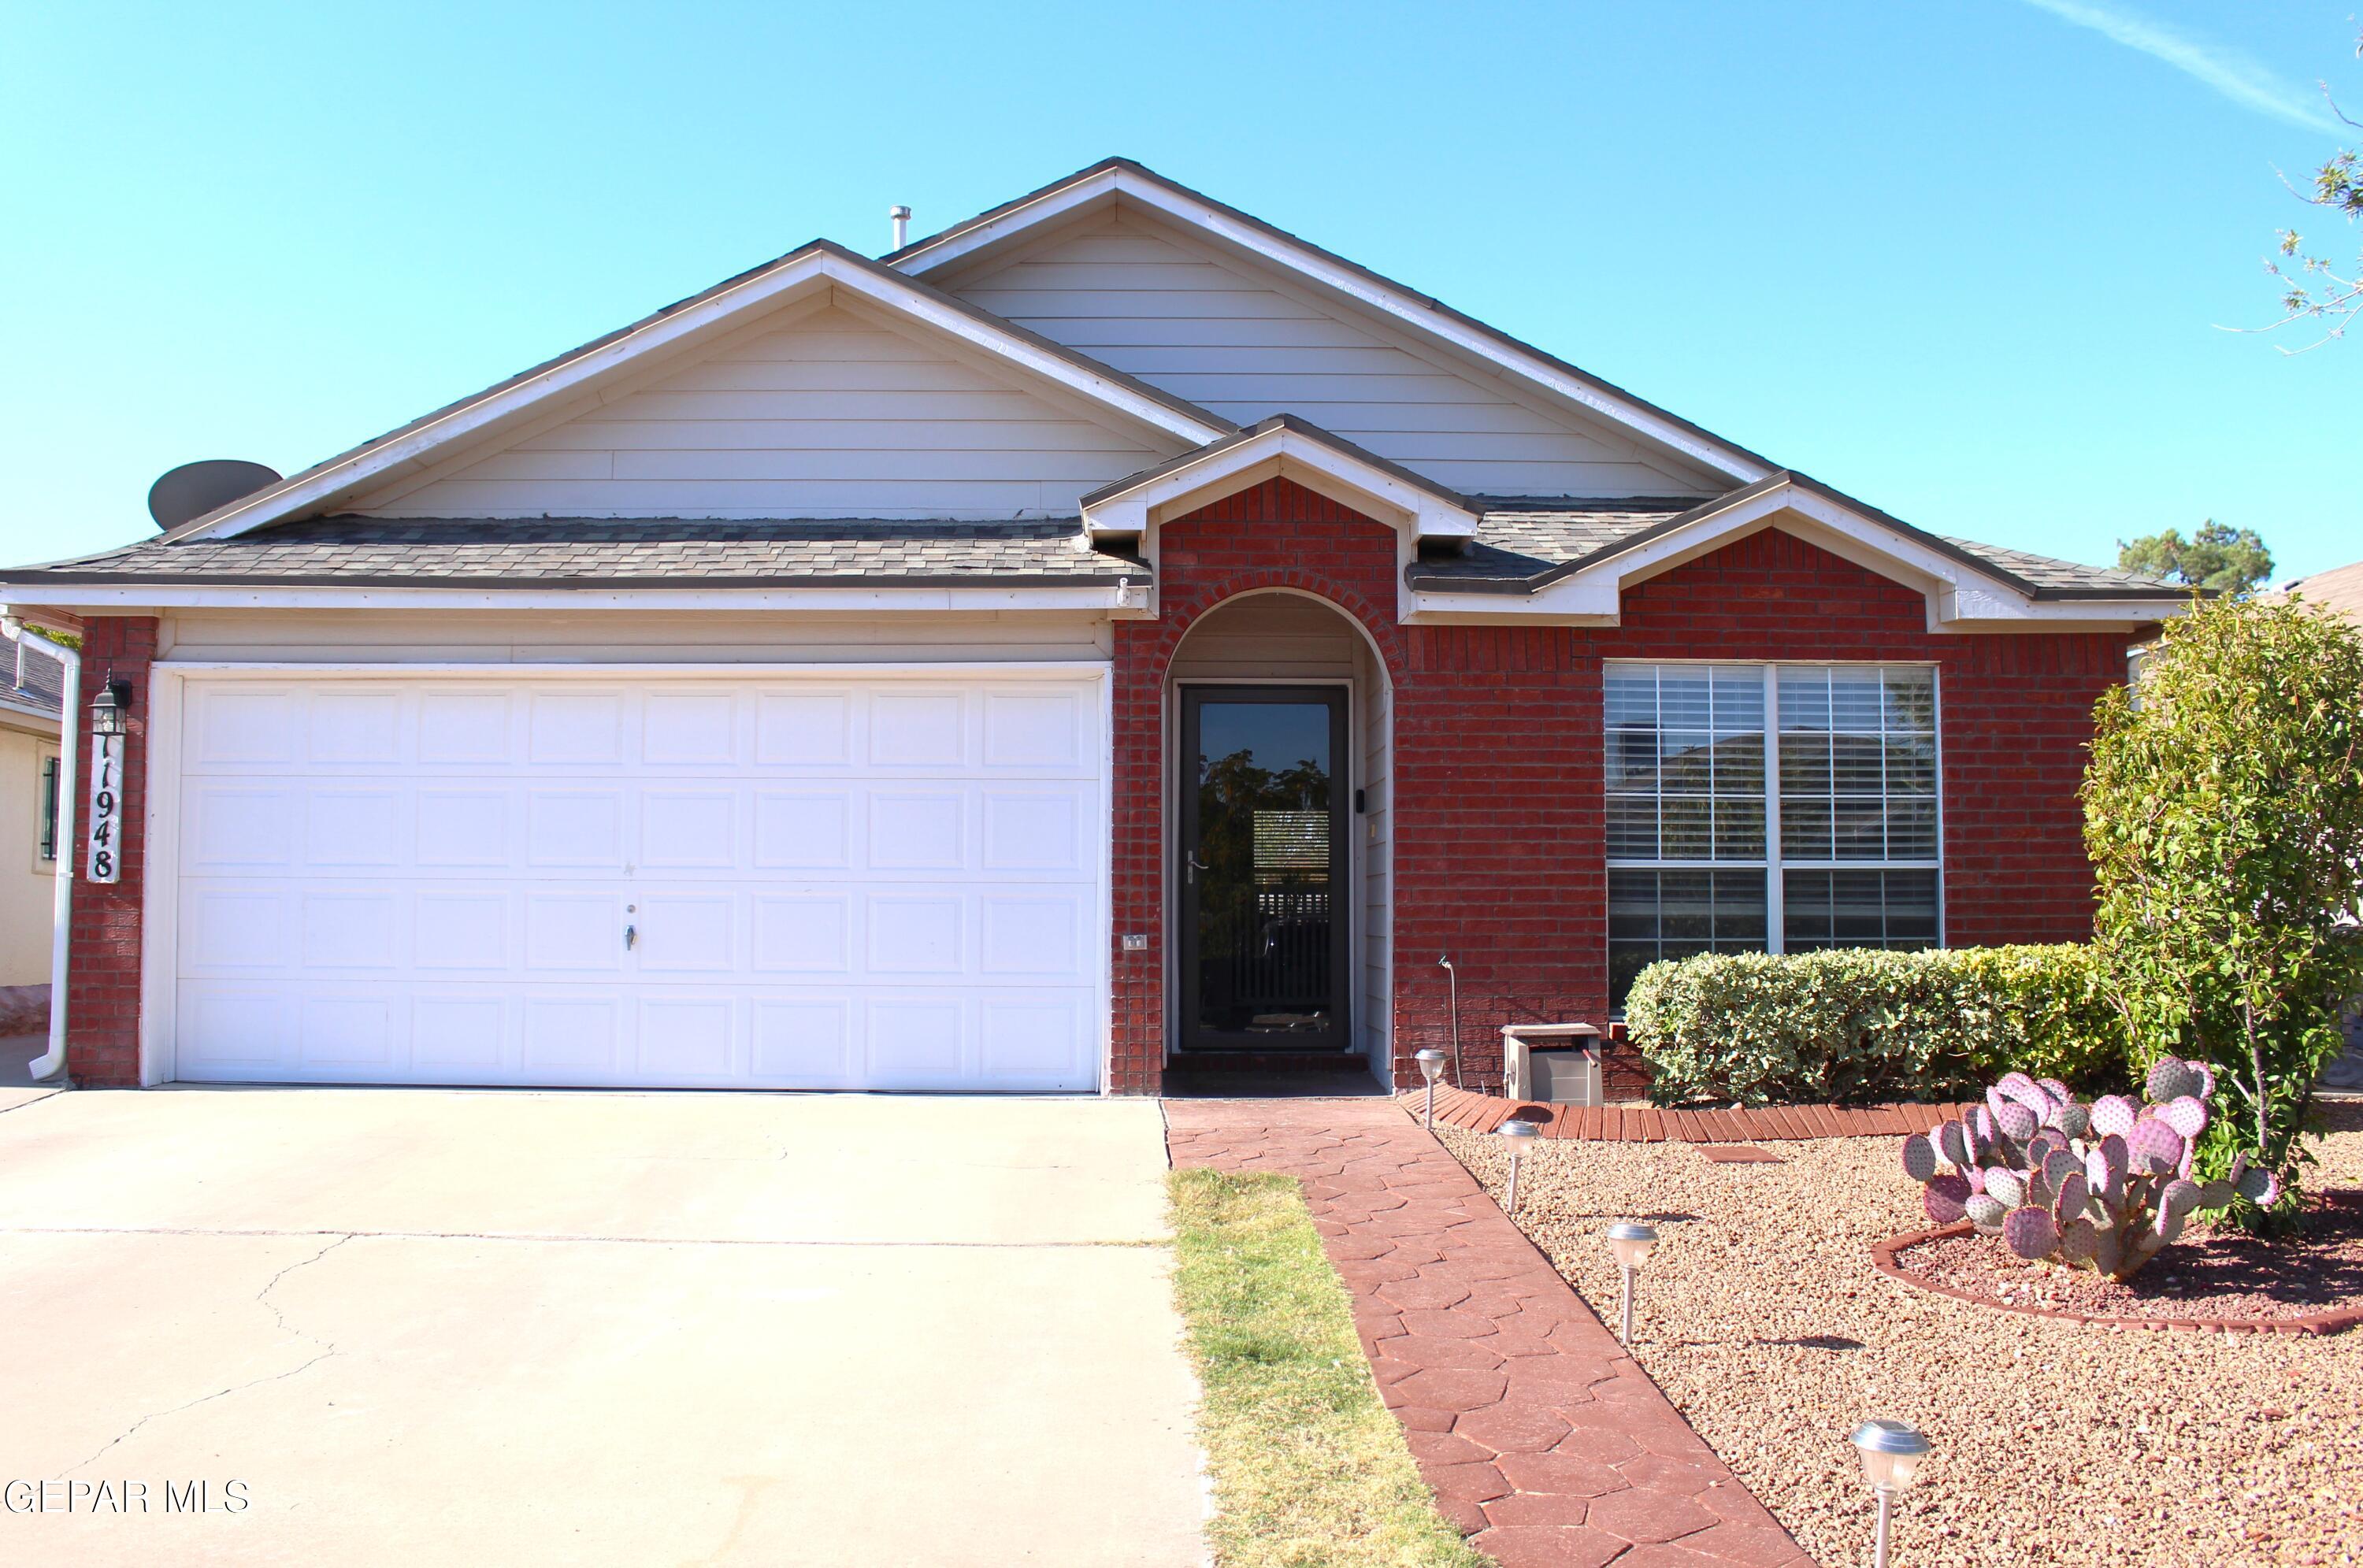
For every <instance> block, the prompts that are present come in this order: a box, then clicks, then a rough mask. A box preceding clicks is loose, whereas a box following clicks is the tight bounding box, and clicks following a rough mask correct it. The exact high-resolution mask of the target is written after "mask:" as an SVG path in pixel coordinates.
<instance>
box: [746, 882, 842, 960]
mask: <svg viewBox="0 0 2363 1568" xmlns="http://www.w3.org/2000/svg"><path fill="white" fill-rule="evenodd" d="M749 903H750V905H751V910H752V915H753V919H752V922H751V931H752V936H753V944H754V948H753V952H752V954H751V955H750V958H749V966H750V967H751V968H752V969H753V970H754V971H755V973H756V974H758V975H834V976H837V977H840V978H849V977H851V976H852V973H853V944H854V900H853V895H852V894H851V893H849V892H820V891H812V892H776V893H757V894H754V895H753V896H752V897H751V899H750V900H749Z"/></svg>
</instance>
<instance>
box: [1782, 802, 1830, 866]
mask: <svg viewBox="0 0 2363 1568" xmlns="http://www.w3.org/2000/svg"><path fill="white" fill-rule="evenodd" d="M1781 858H1782V859H1784V860H1828V859H1830V858H1832V856H1831V854H1830V803H1829V801H1816V800H1814V799H1813V798H1812V797H1811V796H1808V795H1785V794H1784V795H1782V796H1781Z"/></svg>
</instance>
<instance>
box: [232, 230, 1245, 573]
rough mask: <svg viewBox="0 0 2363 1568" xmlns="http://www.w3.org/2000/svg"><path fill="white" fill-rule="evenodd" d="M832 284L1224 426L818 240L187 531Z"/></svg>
mask: <svg viewBox="0 0 2363 1568" xmlns="http://www.w3.org/2000/svg"><path fill="white" fill-rule="evenodd" d="M828 285H835V286H836V287H838V288H841V289H844V290H846V291H847V292H848V293H853V294H857V295H860V297H862V298H863V299H866V300H869V301H871V302H872V303H874V304H878V305H881V306H882V307H884V308H885V309H888V310H891V311H893V312H895V313H897V314H898V315H903V316H904V317H907V318H909V319H912V320H915V321H921V322H924V323H926V325H928V326H933V327H935V328H936V329H937V330H938V331H941V332H945V333H947V334H949V335H950V336H952V337H956V338H959V339H960V340H961V341H962V342H965V343H967V344H970V345H971V346H972V347H974V348H978V349H981V350H982V351H983V352H985V353H987V354H991V355H993V356H994V357H996V358H997V359H1000V360H1002V361H1004V362H1006V363H1008V364H1011V365H1013V366H1015V367H1016V368H1018V369H1020V370H1025V371H1026V372H1028V373H1030V374H1032V375H1035V376H1037V377H1040V378H1042V379H1044V380H1047V381H1052V382H1054V383H1057V384H1059V385H1062V386H1065V387H1068V388H1070V389H1071V390H1073V391H1074V392H1079V393H1081V394H1082V395H1084V396H1086V397H1088V398H1091V399H1092V400H1093V401H1094V402H1096V403H1101V404H1103V405H1104V406H1106V407H1107V408H1109V409H1111V410H1113V411H1114V412H1115V413H1118V414H1124V415H1126V416H1127V417H1129V418H1131V419H1133V420H1135V421H1137V422H1138V423H1140V424H1143V425H1150V426H1153V427H1154V428H1156V429H1159V430H1162V431H1166V432H1169V433H1170V434H1171V435H1174V436H1179V437H1181V438H1182V440H1185V441H1187V442H1189V443H1190V444H1191V445H1193V446H1200V445H1203V444H1204V443H1205V442H1208V441H1212V440H1215V439H1216V438H1217V437H1219V436H1225V435H1227V434H1229V432H1230V429H1231V426H1230V425H1227V424H1221V425H1218V424H1214V423H1210V422H1209V421H1208V420H1206V419H1203V418H1197V417H1193V415H1191V414H1185V413H1183V412H1182V410H1180V409H1177V408H1174V407H1172V406H1170V404H1168V403H1163V402H1161V401H1159V400H1158V399H1156V398H1153V397H1149V396H1147V395H1145V394H1143V393H1142V392H1139V391H1137V389H1135V388H1133V387H1130V386H1127V385H1125V384H1124V383H1123V382H1121V381H1115V380H1113V379H1111V378H1109V377H1106V376H1102V375H1097V374H1094V373H1093V372H1092V371H1091V370H1088V369H1087V368H1086V367H1083V366H1081V365H1077V364H1075V363H1074V362H1072V361H1071V360H1070V359H1067V358H1066V357H1064V356H1063V355H1060V354H1059V353H1056V352H1054V351H1052V350H1050V349H1048V348H1044V347H1043V346H1041V345H1040V344H1037V343H1034V342H1031V341H1029V340H1027V339H1026V338H1024V337H1018V336H1016V335H1015V334H1013V333H1009V332H1004V331H1002V330H1000V329H999V328H997V327H995V326H993V325H992V324H991V323H990V322H989V321H985V320H981V319H979V318H978V317H977V316H976V315H971V314H970V313H969V312H968V311H965V310H962V309H959V308H957V307H955V306H953V305H952V304H949V303H948V302H947V301H945V300H943V299H941V298H939V297H937V296H935V295H934V294H933V293H930V292H926V291H923V290H921V289H918V288H914V287H909V286H905V285H904V283H903V282H902V281H901V280H900V279H898V278H896V277H895V276H893V274H892V273H887V272H883V271H879V270H876V269H873V268H871V267H867V266H864V265H860V264H858V263H856V262H853V261H850V260H849V259H845V258H843V257H840V256H837V255H834V254H831V253H830V252H828V251H826V250H815V251H812V252H809V253H807V254H806V255H804V256H802V257H798V258H796V259H793V260H791V261H787V262H784V263H782V264H781V265H780V266H778V267H775V268H772V269H771V270H770V271H763V272H760V273H758V274H757V275H755V276H754V277H751V278H749V279H747V280H745V281H744V282H739V283H736V284H733V285H732V286H731V287H729V288H727V289H723V290H721V291H720V292H718V293H715V294H712V295H710V296H708V297H707V298H705V299H703V300H700V301H699V302H697V303H696V304H693V305H690V306H688V307H687V308H685V309H682V310H681V311H678V312H675V313H674V314H672V315H667V316H661V317H659V318H658V319H656V320H654V321H650V322H647V323H644V324H643V325H641V326H638V327H637V328H635V329H634V330H632V331H630V332H627V333H626V334H624V335H623V336H622V337H618V338H616V340H615V341H613V342H611V343H605V344H602V345H601V346H600V347H598V348H594V349H593V350H591V351H590V352H589V353H587V354H582V355H578V356H576V357H574V358H572V359H566V360H563V361H561V362H560V363H558V364H555V365H552V366H551V367H550V368H549V369H548V370H544V371H543V372H541V373H540V374H539V375H537V376H534V377H531V378H529V379H527V380H526V381H519V382H518V383H517V384H516V385H515V386H512V387H507V388H504V389H503V390H502V391H500V392H494V393H493V394H492V395H490V396H488V397H482V398H478V399H476V400H474V401H472V402H471V403H464V404H462V405H461V406H460V407H458V408H455V409H453V410H452V411H451V412H450V413H449V414H445V415H444V416H443V417H442V418H440V419H437V420H433V421H431V422H429V423H428V424H426V425H420V426H419V427H418V428H416V429H415V430H409V431H405V432H404V433H403V434H402V435H400V436H396V437H394V439H393V440H390V441H387V442H386V443H384V444H383V446H379V447H371V448H369V449H368V450H367V451H363V452H358V453H356V454H354V455H353V456H352V457H350V458H347V459H346V460H345V461H343V462H341V463H338V464H335V465H334V466H332V467H329V468H327V469H322V470H320V471H319V472H317V473H315V474H309V475H305V476H303V477H301V478H299V479H298V480H293V481H290V482H287V483H284V484H281V485H278V486H274V487H272V488H271V489H268V490H264V491H261V492H259V493H258V494H256V495H254V496H251V497H250V498H248V499H247V500H245V501H243V502H233V503H231V505H230V506H229V507H227V509H225V510H223V511H222V512H220V513H216V515H215V516H213V517H212V518H210V519H208V520H207V521H206V523H205V525H204V526H203V527H201V528H198V529H195V530H194V531H192V532H191V533H190V534H189V535H188V536H187V537H190V538H197V539H227V538H233V537H235V536H238V535H240V534H243V533H246V532H248V531H249V530H250V529H254V528H259V527H261V526H263V525H266V524H270V523H274V522H278V521H281V520H283V519H285V518H288V517H291V516H295V515H298V514H300V513H305V512H307V511H310V510H312V509H313V508H316V507H318V506H320V505H323V504H325V503H327V502H330V501H332V500H334V499H335V498H337V497H338V496H340V495H343V494H345V493H347V492H349V491H352V490H354V489H356V488H358V487H359V486H361V484H363V483H366V482H367V481H369V480H376V479H382V478H383V477H385V476H388V475H392V474H396V473H399V472H400V471H402V470H404V469H409V468H412V467H416V466H420V465H422V464H424V463H426V462H427V461H428V460H429V459H430V458H432V455H433V454H435V453H438V452H439V451H441V450H442V449H444V448H445V447H449V446H451V445H452V444H454V443H456V442H460V441H465V440H467V439H468V438H469V437H471V436H476V435H479V434H486V433H489V432H490V431H492V430H493V429H494V428H495V427H496V426H498V425H501V424H502V423H503V422H505V421H507V420H510V419H513V418H516V416H518V415H519V414H523V413H524V412H525V411H527V410H528V409H530V408H533V407H535V406H536V405H538V404H540V403H545V402H547V401H549V400H550V399H553V398H565V397H568V396H570V395H572V394H574V393H577V392H584V391H586V390H587V387H588V383H591V382H593V381H597V380H598V379H600V378H601V377H604V376H605V375H607V374H608V373H609V372H611V371H613V370H616V368H617V367H619V366H622V365H625V364H627V363H629V362H630V361H631V360H633V359H638V358H640V357H641V356H643V355H647V354H649V353H652V352H654V351H656V350H659V349H661V348H667V347H670V346H673V345H677V344H679V343H681V342H682V340H684V339H686V338H688V337H692V336H695V335H702V334H704V333H706V332H709V331H712V330H714V329H716V327H717V326H721V325H722V324H725V323H727V322H730V321H734V320H737V319H738V318H741V317H743V316H745V315H748V314H749V313H750V312H755V311H760V310H763V309H766V308H768V307H770V306H772V305H774V304H781V303H782V302H783V301H785V300H786V299H788V298H790V297H792V296H793V295H794V294H796V293H801V292H803V291H804V290H807V289H812V288H816V287H825V286H828Z"/></svg>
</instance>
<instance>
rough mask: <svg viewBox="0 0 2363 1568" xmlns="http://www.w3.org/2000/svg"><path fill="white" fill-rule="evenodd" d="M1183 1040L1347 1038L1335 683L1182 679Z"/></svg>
mask: <svg viewBox="0 0 2363 1568" xmlns="http://www.w3.org/2000/svg"><path fill="white" fill-rule="evenodd" d="M1181 754H1182V755H1181V761H1182V778H1180V780H1179V781H1178V782H1179V789H1180V799H1181V804H1182V822H1181V832H1180V834H1178V835H1177V837H1178V840H1179V845H1178V850H1177V856H1178V859H1179V862H1180V863H1179V864H1178V865H1177V866H1176V867H1175V868H1174V869H1175V879H1176V881H1177V883H1178V884H1179V886H1180V888H1181V890H1182V911H1181V913H1182V944H1181V960H1182V973H1181V982H1180V985H1179V988H1178V989H1179V991H1180V1000H1181V1005H1182V1018H1181V1023H1182V1036H1181V1044H1182V1049H1184V1050H1189V1051H1225V1050H1229V1051H1343V1050H1345V1049H1346V1047H1347V1040H1348V1035H1347V1020H1346V991H1347V973H1348V966H1347V950H1346V935H1347V933H1346V900H1347V898H1348V883H1349V880H1350V878H1348V874H1347V858H1346V823H1347V818H1348V810H1347V807H1348V801H1349V800H1350V798H1351V794H1352V790H1351V788H1350V786H1349V784H1348V778H1349V773H1348V767H1347V756H1346V692H1345V690H1344V689H1343V688H1340V687H1320V686H1211V687H1184V688H1182V746H1181Z"/></svg>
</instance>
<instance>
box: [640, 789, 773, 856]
mask: <svg viewBox="0 0 2363 1568" xmlns="http://www.w3.org/2000/svg"><path fill="white" fill-rule="evenodd" d="M739 795H740V792H739V791H738V790H735V789H704V790H688V789H681V790H668V789H663V788H657V789H649V790H642V791H640V851H639V854H638V855H637V856H633V857H632V860H633V863H634V864H635V865H638V866H644V867H649V869H651V870H660V871H671V870H685V869H690V868H698V869H704V870H710V871H727V870H729V869H731V868H732V867H735V866H737V865H738V863H739V862H740V861H741V860H743V859H744V858H745V857H746V852H745V850H744V848H743V847H742V846H741V844H740V835H739V830H738V824H739V819H740V815H741V812H740V810H739Z"/></svg>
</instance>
